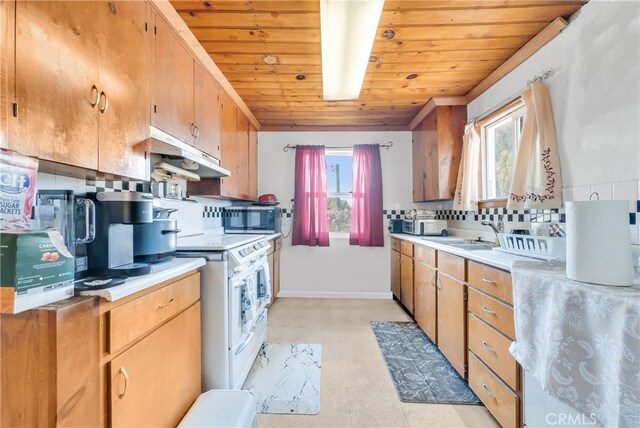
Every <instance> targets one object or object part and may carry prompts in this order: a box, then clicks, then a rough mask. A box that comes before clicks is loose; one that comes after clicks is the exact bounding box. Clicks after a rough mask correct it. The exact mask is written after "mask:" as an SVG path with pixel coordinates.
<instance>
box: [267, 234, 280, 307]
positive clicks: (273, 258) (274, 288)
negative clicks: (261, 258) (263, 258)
mask: <svg viewBox="0 0 640 428" xmlns="http://www.w3.org/2000/svg"><path fill="white" fill-rule="evenodd" d="M269 244H270V245H271V249H270V250H269V252H268V253H267V259H268V260H269V271H270V272H271V302H270V303H273V301H274V300H276V297H278V293H279V292H280V250H281V248H282V237H280V236H279V237H277V238H273V239H271V240H270V241H269Z"/></svg>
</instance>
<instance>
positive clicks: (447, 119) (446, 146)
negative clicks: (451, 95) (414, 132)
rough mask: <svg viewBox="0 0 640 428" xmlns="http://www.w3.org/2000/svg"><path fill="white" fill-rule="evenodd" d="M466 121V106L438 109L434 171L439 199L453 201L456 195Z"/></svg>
mask: <svg viewBox="0 0 640 428" xmlns="http://www.w3.org/2000/svg"><path fill="white" fill-rule="evenodd" d="M466 120H467V108H466V106H443V107H438V108H437V122H438V124H437V126H438V159H437V162H438V169H437V170H436V171H434V178H436V177H437V180H438V194H437V196H436V198H437V199H453V196H454V194H455V190H456V181H457V180H458V168H459V167H460V156H461V154H462V135H463V134H464V124H465V122H466Z"/></svg>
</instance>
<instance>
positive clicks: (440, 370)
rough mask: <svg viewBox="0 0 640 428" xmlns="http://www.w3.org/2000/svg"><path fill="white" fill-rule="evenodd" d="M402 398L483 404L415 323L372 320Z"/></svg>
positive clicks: (381, 348)
mask: <svg viewBox="0 0 640 428" xmlns="http://www.w3.org/2000/svg"><path fill="white" fill-rule="evenodd" d="M371 328H372V329H373V333H374V334H375V336H376V339H377V340H378V346H379V347H380V350H381V351H382V356H383V357H384V360H385V362H386V363H387V368H388V369H389V374H391V379H392V380H393V384H394V385H395V387H396V391H397V392H398V397H400V401H404V402H421V403H438V404H480V400H479V399H478V397H477V396H476V395H475V394H474V393H473V391H471V388H469V386H468V385H467V383H466V382H465V381H464V380H463V379H462V378H461V377H460V375H459V374H458V372H456V370H455V369H454V368H453V366H452V365H451V364H450V363H449V361H447V359H446V358H445V356H444V355H442V353H441V352H440V350H438V348H437V347H436V345H434V344H433V342H432V341H431V340H429V338H428V337H427V335H426V334H424V332H423V331H422V330H421V329H420V327H418V325H417V324H416V323H409V322H393V321H371Z"/></svg>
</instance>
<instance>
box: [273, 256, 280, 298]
mask: <svg viewBox="0 0 640 428" xmlns="http://www.w3.org/2000/svg"><path fill="white" fill-rule="evenodd" d="M272 273H273V276H272V278H271V281H272V283H273V296H272V297H271V298H272V299H275V298H276V297H278V293H279V292H280V250H279V249H278V250H276V251H274V252H273V272H272Z"/></svg>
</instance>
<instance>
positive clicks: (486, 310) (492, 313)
mask: <svg viewBox="0 0 640 428" xmlns="http://www.w3.org/2000/svg"><path fill="white" fill-rule="evenodd" d="M482 310H483V311H485V312H486V313H488V314H489V315H495V314H496V313H495V312H493V311H492V310H491V309H489V308H487V307H486V306H482Z"/></svg>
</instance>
